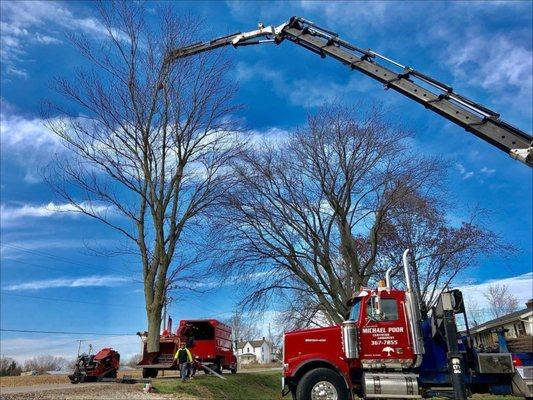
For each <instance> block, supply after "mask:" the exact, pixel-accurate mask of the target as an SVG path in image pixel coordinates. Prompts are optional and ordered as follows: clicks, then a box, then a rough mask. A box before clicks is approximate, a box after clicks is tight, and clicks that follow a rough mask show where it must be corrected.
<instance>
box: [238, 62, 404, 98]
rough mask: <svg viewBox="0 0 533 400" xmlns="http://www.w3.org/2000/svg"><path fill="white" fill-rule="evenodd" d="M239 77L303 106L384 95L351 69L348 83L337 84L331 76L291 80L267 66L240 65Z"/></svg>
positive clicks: (377, 85) (347, 74)
mask: <svg viewBox="0 0 533 400" xmlns="http://www.w3.org/2000/svg"><path fill="white" fill-rule="evenodd" d="M236 74H237V78H236V79H237V80H238V81H240V82H246V81H250V80H257V79H262V80H264V81H266V82H269V83H271V84H272V87H273V89H274V92H276V94H278V95H279V96H280V97H283V98H286V99H288V101H289V103H291V104H293V105H296V106H301V107H318V106H321V105H324V104H325V103H328V102H332V101H335V100H340V99H342V98H343V97H347V96H352V95H353V94H354V93H364V94H365V96H367V97H368V96H370V97H371V98H376V99H378V98H381V96H382V91H381V90H379V89H380V86H379V84H377V83H376V82H373V81H372V80H370V79H369V78H367V77H365V76H362V75H359V74H350V70H349V69H346V77H345V79H346V81H344V82H335V81H333V80H332V78H331V76H329V77H320V76H317V77H315V78H314V79H295V80H291V79H289V78H288V77H287V75H285V74H284V73H283V72H282V71H278V70H274V69H271V68H268V67H266V66H264V64H263V63H256V64H253V65H250V64H246V63H238V64H237V68H236ZM396 99H397V97H391V98H390V100H389V103H390V102H393V101H396Z"/></svg>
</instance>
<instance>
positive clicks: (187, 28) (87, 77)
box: [47, 1, 239, 352]
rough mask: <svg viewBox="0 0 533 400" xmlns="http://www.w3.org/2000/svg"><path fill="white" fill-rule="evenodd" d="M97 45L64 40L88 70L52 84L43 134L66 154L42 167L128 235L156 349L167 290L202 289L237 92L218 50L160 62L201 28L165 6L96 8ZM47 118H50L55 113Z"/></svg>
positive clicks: (232, 138)
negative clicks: (210, 216) (207, 228)
mask: <svg viewBox="0 0 533 400" xmlns="http://www.w3.org/2000/svg"><path fill="white" fill-rule="evenodd" d="M98 10H99V23H100V28H101V30H102V32H103V33H104V35H105V36H106V39H105V40H103V41H101V42H98V44H94V43H95V41H96V39H97V38H96V39H95V38H94V37H86V36H78V35H72V36H71V37H70V39H71V42H72V43H73V44H74V45H75V47H76V48H77V49H78V50H79V52H80V54H81V55H82V56H83V57H84V58H85V59H86V61H87V65H89V67H88V69H87V70H84V71H78V72H77V74H76V75H75V78H74V79H72V80H69V79H64V78H59V79H56V81H55V84H54V87H55V89H56V90H57V92H58V93H59V94H60V95H62V96H63V97H64V99H65V100H66V101H65V102H61V103H56V102H54V103H50V104H48V106H49V107H48V108H47V110H48V111H49V114H50V115H49V117H50V118H48V120H49V121H50V124H49V127H50V129H51V130H52V131H53V132H54V133H55V134H56V135H57V136H58V137H59V138H60V139H61V140H62V142H63V144H64V145H65V146H66V147H67V148H68V149H69V150H71V152H70V154H71V157H69V158H67V159H65V160H58V161H57V162H56V163H55V164H54V166H53V167H52V168H51V169H50V170H49V171H48V181H49V182H50V184H51V186H52V187H53V188H54V189H55V191H56V192H57V193H58V194H59V195H60V196H62V197H63V198H64V199H65V200H66V201H68V202H69V203H71V204H72V205H73V207H75V209H76V211H78V212H80V213H83V214H85V215H88V216H90V217H92V218H94V219H96V220H98V221H100V222H101V223H103V224H105V225H106V226H107V227H110V228H112V229H114V230H115V231H117V232H119V233H120V234H121V235H123V237H124V238H126V242H127V243H128V244H129V245H127V246H126V248H125V249H124V250H123V251H124V252H127V254H134V255H136V256H137V257H138V261H139V264H140V265H141V268H140V269H141V271H142V278H143V283H144V298H145V308H146V317H147V321H148V337H147V351H148V352H157V351H158V350H159V334H160V326H161V318H162V308H163V304H164V301H165V300H164V299H165V297H166V295H167V292H168V291H170V290H172V289H179V290H180V291H184V290H201V286H200V285H198V283H199V282H201V281H202V280H203V279H204V278H205V277H206V271H205V269H203V268H200V267H199V265H206V264H203V263H202V262H203V261H205V258H206V256H207V255H208V254H209V252H207V251H205V249H203V250H204V251H203V252H199V251H197V245H198V242H200V241H201V240H202V236H201V234H202V227H203V226H204V225H205V224H206V222H207V219H206V216H205V214H206V212H207V211H208V210H209V209H210V208H212V207H214V206H215V205H216V204H217V201H218V199H219V198H220V197H221V194H222V193H223V192H224V191H225V190H226V188H227V186H228V185H227V180H228V176H227V173H226V170H225V168H224V166H225V165H226V164H227V162H228V161H229V160H230V159H231V158H232V157H233V156H234V155H235V154H236V153H237V152H238V148H239V140H238V135H237V133H236V132H235V130H236V124H235V123H234V119H232V118H231V116H232V114H233V112H234V111H235V109H236V107H235V105H234V104H233V102H232V98H233V95H234V93H235V90H236V88H235V85H234V84H233V83H230V82H229V80H228V79H227V77H228V75H229V72H230V69H229V64H228V62H227V61H226V60H225V59H223V58H222V57H223V56H221V53H219V52H216V53H205V54H202V55H200V56H196V57H192V58H187V59H184V60H178V61H176V62H169V61H170V59H169V58H167V56H168V55H169V52H170V51H171V50H173V49H176V48H179V47H181V46H184V45H186V44H190V43H191V42H194V41H196V40H197V38H198V34H199V26H200V24H199V22H198V21H197V20H195V19H194V18H191V17H188V16H187V15H184V14H182V13H180V12H178V11H177V10H173V9H172V8H171V6H168V7H166V8H164V7H162V8H160V9H158V12H157V13H155V14H154V15H153V16H151V17H150V19H155V20H154V21H153V23H149V22H148V21H147V18H146V13H147V11H146V9H145V4H144V3H143V2H128V1H110V2H104V1H103V2H99V3H98ZM52 117H53V118H52Z"/></svg>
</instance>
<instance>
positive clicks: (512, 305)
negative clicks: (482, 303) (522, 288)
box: [483, 284, 518, 318]
mask: <svg viewBox="0 0 533 400" xmlns="http://www.w3.org/2000/svg"><path fill="white" fill-rule="evenodd" d="M483 296H485V298H486V299H487V300H488V303H489V310H490V313H491V314H492V316H493V317H494V318H500V317H502V316H504V315H506V314H509V313H511V312H513V311H516V310H518V299H517V298H516V297H515V295H514V294H512V293H511V292H510V291H509V287H508V286H507V285H500V284H493V285H489V287H488V288H487V290H486V291H485V292H483Z"/></svg>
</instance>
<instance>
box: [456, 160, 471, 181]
mask: <svg viewBox="0 0 533 400" xmlns="http://www.w3.org/2000/svg"><path fill="white" fill-rule="evenodd" d="M455 168H457V170H458V171H459V175H461V176H462V177H463V179H464V180H466V179H470V178H472V177H473V176H474V171H467V169H466V168H465V166H464V165H463V164H461V163H457V164H455Z"/></svg>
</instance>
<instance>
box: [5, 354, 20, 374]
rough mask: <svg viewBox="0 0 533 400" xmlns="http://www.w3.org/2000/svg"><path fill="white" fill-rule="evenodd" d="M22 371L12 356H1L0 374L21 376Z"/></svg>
mask: <svg viewBox="0 0 533 400" xmlns="http://www.w3.org/2000/svg"><path fill="white" fill-rule="evenodd" d="M21 372H22V368H21V367H20V365H19V364H18V363H17V362H16V361H15V360H14V359H12V358H10V357H1V358H0V376H19V375H20V373H21Z"/></svg>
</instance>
